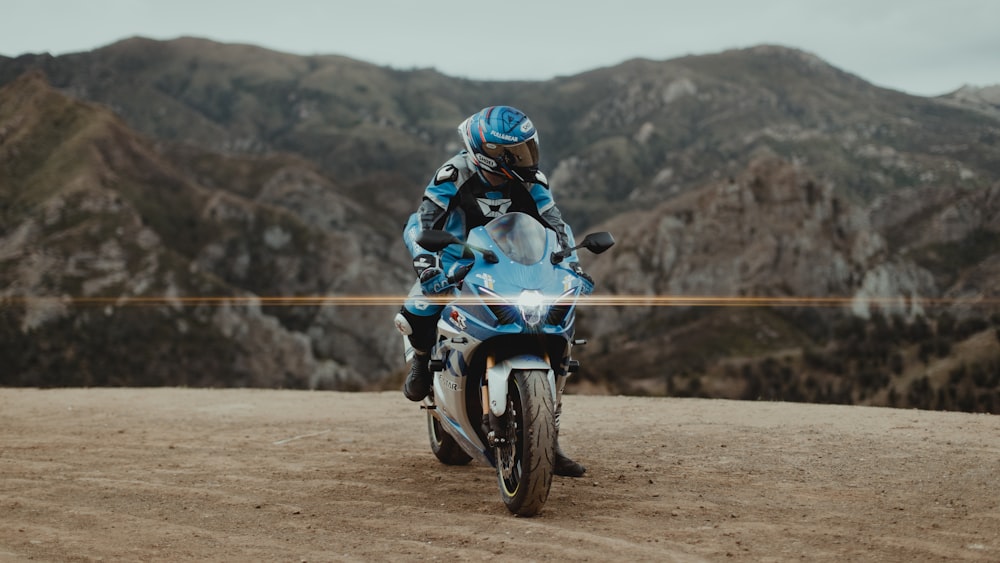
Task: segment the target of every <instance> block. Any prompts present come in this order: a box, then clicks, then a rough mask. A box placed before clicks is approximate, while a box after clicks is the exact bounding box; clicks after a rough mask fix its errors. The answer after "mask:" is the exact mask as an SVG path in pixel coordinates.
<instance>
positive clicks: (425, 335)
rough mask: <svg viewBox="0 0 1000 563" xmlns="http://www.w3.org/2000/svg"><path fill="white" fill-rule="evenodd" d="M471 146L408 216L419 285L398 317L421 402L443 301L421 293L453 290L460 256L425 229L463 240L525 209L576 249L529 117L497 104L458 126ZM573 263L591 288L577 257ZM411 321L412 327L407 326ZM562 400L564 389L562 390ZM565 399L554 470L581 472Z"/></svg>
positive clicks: (411, 393) (410, 380)
mask: <svg viewBox="0 0 1000 563" xmlns="http://www.w3.org/2000/svg"><path fill="white" fill-rule="evenodd" d="M458 133H459V135H460V136H461V137H462V141H463V143H464V145H465V149H464V150H462V151H461V152H459V153H458V154H457V155H455V156H453V157H452V158H451V159H449V160H448V161H447V162H445V163H444V164H443V165H442V166H441V167H440V168H438V170H437V172H436V173H435V174H434V178H433V179H432V180H431V182H430V183H429V184H428V185H427V188H426V189H425V190H424V196H423V200H422V201H421V203H420V207H419V208H418V209H417V211H416V212H415V213H413V214H412V215H411V216H410V220H409V221H408V222H407V224H406V228H405V230H404V231H403V242H404V243H405V244H406V247H407V249H409V251H410V254H411V255H412V256H413V268H414V270H416V273H417V277H418V282H417V283H416V284H414V288H413V291H411V292H410V297H409V298H408V299H407V300H406V303H405V304H404V305H403V308H402V311H401V312H400V315H399V316H397V319H396V322H397V323H399V324H400V325H401V330H403V332H404V333H407V334H409V339H410V345H411V346H412V347H413V352H414V355H413V362H412V364H411V365H410V373H409V375H408V376H407V378H406V383H405V384H404V385H403V394H404V395H405V396H406V398H407V399H409V400H411V401H421V400H423V399H424V397H426V396H427V395H428V394H429V393H430V387H431V382H432V374H431V371H430V368H429V365H428V363H429V361H430V350H431V348H432V347H433V345H434V339H435V335H436V326H437V320H438V317H440V315H441V310H442V309H443V306H442V305H438V304H433V303H430V302H429V301H428V300H425V299H422V297H423V296H433V295H439V294H442V293H446V292H448V291H451V290H452V286H451V284H450V283H449V281H448V274H449V273H453V272H454V268H455V267H456V266H457V264H458V262H457V260H458V258H459V255H455V254H449V253H447V252H445V253H444V254H443V255H442V256H441V257H438V256H436V255H434V254H431V253H428V252H427V251H426V250H424V249H423V248H421V247H420V246H419V245H418V244H417V243H416V238H417V235H418V234H419V233H420V231H421V230H423V229H443V230H446V231H448V232H450V233H452V234H454V235H455V236H457V237H459V238H460V239H461V240H465V238H466V236H467V235H468V233H469V231H470V230H471V229H473V228H475V227H479V226H482V225H485V224H486V223H488V222H489V221H490V220H492V219H493V218H495V217H500V216H501V215H503V214H505V213H509V212H522V213H527V214H529V215H531V216H533V217H534V218H535V219H537V220H539V221H540V222H541V223H542V224H543V225H546V226H548V227H549V228H551V229H552V230H553V231H555V232H556V235H557V237H558V239H559V243H560V244H561V245H562V246H563V248H571V247H572V246H574V244H575V243H574V241H573V231H572V230H571V229H570V227H569V225H567V224H566V223H565V222H563V219H562V215H561V214H560V213H559V209H558V208H556V205H555V201H553V199H552V192H551V191H550V190H549V186H548V181H547V180H546V179H545V176H544V175H543V174H542V173H541V172H539V171H538V133H537V132H536V131H535V127H534V125H532V123H531V120H530V119H528V117H527V116H526V115H525V114H524V113H523V112H521V111H520V110H518V109H515V108H513V107H510V106H491V107H487V108H484V109H483V110H481V111H479V112H477V113H475V114H473V115H472V116H470V117H468V118H467V119H466V120H465V121H463V122H462V124H461V125H459V126H458ZM569 265H570V267H572V268H573V270H574V271H575V272H576V273H577V274H578V275H580V276H581V277H583V278H584V279H585V280H586V282H587V283H588V284H589V287H588V289H589V288H592V287H593V280H592V279H591V278H590V276H588V275H587V274H586V273H584V272H583V270H582V268H581V267H580V264H579V262H578V261H577V258H576V255H575V254H573V255H572V256H570V258H569ZM407 325H408V326H407ZM560 397H561V393H560ZM561 411H562V404H561V402H560V403H559V404H558V405H557V406H556V413H555V420H556V444H555V456H556V460H555V467H554V472H555V474H556V475H565V476H570V477H580V476H582V475H583V473H584V472H585V471H586V468H584V466H583V465H581V464H579V463H577V462H575V461H573V460H572V459H570V458H568V457H567V456H566V455H565V454H564V453H563V452H562V450H561V449H560V447H559V441H558V437H559V418H560V414H561Z"/></svg>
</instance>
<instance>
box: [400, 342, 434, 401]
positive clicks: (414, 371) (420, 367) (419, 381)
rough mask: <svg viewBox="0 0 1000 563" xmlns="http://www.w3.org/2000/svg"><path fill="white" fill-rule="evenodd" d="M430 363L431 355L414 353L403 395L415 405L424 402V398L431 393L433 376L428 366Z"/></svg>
mask: <svg viewBox="0 0 1000 563" xmlns="http://www.w3.org/2000/svg"><path fill="white" fill-rule="evenodd" d="M430 361H431V357H430V354H427V353H426V352H414V354H413V362H412V363H411V364H410V374H409V375H407V376H406V383H404V384H403V395H405V396H406V398H407V399H409V400H411V401H413V402H415V403H417V402H420V401H423V400H424V397H426V396H427V395H429V394H430V392H431V381H432V374H431V369H430V367H429V366H428V365H427V364H428V363H429V362H430Z"/></svg>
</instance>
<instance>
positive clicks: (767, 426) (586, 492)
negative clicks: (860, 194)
mask: <svg viewBox="0 0 1000 563" xmlns="http://www.w3.org/2000/svg"><path fill="white" fill-rule="evenodd" d="M424 417H425V415H424V413H423V411H421V410H420V409H418V408H417V407H416V406H415V405H411V404H409V403H407V402H406V401H405V400H404V399H403V398H402V397H400V396H399V395H398V393H395V392H393V393H378V394H371V393H353V394H344V393H333V392H301V391H299V392H296V391H269V390H194V389H148V390H137V389H90V390H85V389H71V390H51V391H39V390H30V389H27V390H10V389H8V390H4V392H3V393H2V394H0V444H3V449H2V458H0V459H2V462H0V496H2V497H3V499H4V500H3V509H4V511H5V514H6V517H5V518H3V519H0V559H4V560H8V559H9V560H20V559H37V560H66V559H88V560H89V559H104V560H123V559H128V560H170V561H205V560H224V561H230V560H268V561H274V560H295V561H331V560H338V561H339V560H373V559H380V560H381V559H407V560H413V559H420V560H425V559H433V558H442V559H448V560H455V561H472V560H477V561H478V560H482V559H487V558H488V559H493V560H499V561H524V560H544V559H552V560H586V559H589V560H601V561H606V560H615V561H618V560H629V561H653V560H655V561H776V562H783V561H801V560H803V559H806V560H809V561H888V562H893V561H899V562H910V561H929V560H938V559H940V560H947V561H996V560H997V559H1000V535H998V530H1000V526H998V525H997V524H998V519H1000V505H998V500H997V499H998V498H1000V481H998V480H997V479H995V478H994V474H993V467H994V465H995V462H996V459H997V457H998V456H1000V418H998V417H996V416H983V415H970V414H964V413H940V412H926V411H913V410H897V409H880V408H862V407H843V406H831V405H795V404H787V403H773V402H733V401H722V400H712V401H709V400H700V399H651V398H638V397H583V396H569V397H567V399H566V410H565V413H564V422H563V424H564V425H565V426H564V428H565V434H564V436H563V445H564V446H565V447H566V448H567V450H568V451H569V452H571V453H573V454H574V455H575V456H577V457H578V458H579V459H581V460H582V461H583V462H584V463H585V464H586V465H587V467H588V471H587V474H586V475H585V476H584V477H583V478H581V479H568V478H557V479H556V480H555V481H554V482H553V484H552V489H551V493H550V495H549V499H548V501H547V503H546V505H545V507H544V509H543V511H542V513H541V514H540V515H539V516H537V517H535V518H515V517H513V516H511V515H510V514H509V513H508V512H507V510H506V508H504V506H503V504H502V502H501V501H500V499H499V495H498V493H497V484H496V477H495V474H494V472H493V470H492V469H490V468H487V467H484V466H478V465H469V466H459V467H449V466H444V465H442V464H440V463H439V462H438V461H437V459H436V458H435V457H434V455H433V454H432V453H431V452H430V449H429V446H428V444H427V434H426V424H425V422H424Z"/></svg>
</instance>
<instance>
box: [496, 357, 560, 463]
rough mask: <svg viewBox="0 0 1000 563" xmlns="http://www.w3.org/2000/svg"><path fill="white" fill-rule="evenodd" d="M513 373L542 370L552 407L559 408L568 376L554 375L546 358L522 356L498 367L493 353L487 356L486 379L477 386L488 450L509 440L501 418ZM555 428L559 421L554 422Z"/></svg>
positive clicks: (504, 362) (510, 359) (505, 406)
mask: <svg viewBox="0 0 1000 563" xmlns="http://www.w3.org/2000/svg"><path fill="white" fill-rule="evenodd" d="M515 370H543V371H545V373H546V375H547V377H548V378H549V384H550V385H549V388H550V389H552V390H553V397H552V399H553V401H555V402H554V403H553V405H558V404H559V402H560V400H561V399H562V393H563V389H564V388H565V387H566V379H567V375H568V373H565V372H564V373H562V374H558V375H557V374H556V373H555V371H554V370H553V369H552V364H551V363H550V362H549V357H548V355H546V356H545V357H544V358H539V357H537V356H531V355H524V356H515V357H513V358H508V359H506V360H504V361H502V362H500V364H499V365H497V363H496V359H495V358H494V357H493V355H492V354H490V355H489V356H487V357H486V378H485V381H484V383H483V385H482V387H480V394H481V400H482V405H483V429H484V431H485V432H486V440H487V442H488V443H489V445H490V446H491V447H497V446H500V445H503V444H505V443H507V439H508V438H509V436H508V435H507V434H508V431H507V428H508V426H507V425H506V424H504V422H503V418H504V415H505V414H507V403H508V401H507V389H508V384H509V380H510V375H511V374H512V373H513V372H514V371H515ZM556 423H557V425H558V421H557V422H556Z"/></svg>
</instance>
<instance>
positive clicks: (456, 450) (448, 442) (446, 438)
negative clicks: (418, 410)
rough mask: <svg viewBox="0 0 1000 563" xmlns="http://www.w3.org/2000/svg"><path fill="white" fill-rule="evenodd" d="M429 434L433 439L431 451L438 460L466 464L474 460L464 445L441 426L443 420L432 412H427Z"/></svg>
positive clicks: (452, 463) (448, 463)
mask: <svg viewBox="0 0 1000 563" xmlns="http://www.w3.org/2000/svg"><path fill="white" fill-rule="evenodd" d="M427 434H428V435H429V437H430V441H431V451H432V452H434V455H435V456H436V457H437V458H438V461H440V462H441V463H443V464H445V465H466V464H467V463H469V462H470V461H472V456H470V455H469V454H467V453H465V450H463V449H462V446H459V445H458V442H456V441H455V439H454V438H452V437H451V435H449V434H448V433H447V432H445V431H444V429H443V428H441V422H439V421H438V419H436V418H434V415H432V414H431V413H430V412H428V413H427Z"/></svg>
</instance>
